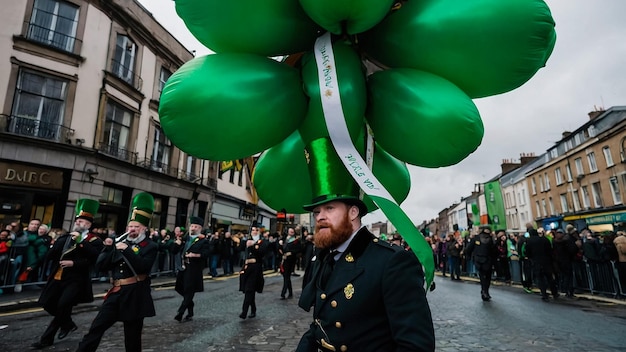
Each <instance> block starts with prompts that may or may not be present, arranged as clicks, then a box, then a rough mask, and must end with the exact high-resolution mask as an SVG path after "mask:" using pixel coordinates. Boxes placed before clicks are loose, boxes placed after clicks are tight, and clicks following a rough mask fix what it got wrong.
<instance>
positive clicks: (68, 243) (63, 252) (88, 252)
mask: <svg viewBox="0 0 626 352" xmlns="http://www.w3.org/2000/svg"><path fill="white" fill-rule="evenodd" d="M99 207H100V203H98V201H95V200H91V199H79V200H78V201H77V202H76V218H75V220H74V228H73V229H72V230H73V231H72V232H71V233H68V234H65V235H63V236H61V237H59V238H58V239H57V240H56V241H55V242H54V245H53V246H52V248H51V249H50V251H49V253H48V256H49V258H50V262H51V263H52V268H51V271H50V273H51V275H50V277H49V278H48V282H47V283H46V286H45V287H44V289H43V291H42V292H41V296H40V297H39V304H40V305H41V306H42V307H43V309H44V310H45V311H46V312H48V313H50V314H51V315H52V316H54V318H53V319H52V322H50V325H48V327H47V328H46V330H45V331H44V333H43V334H42V335H41V337H40V338H39V341H37V342H35V343H33V344H32V345H31V347H33V348H35V349H41V348H44V347H47V346H51V345H52V344H53V343H54V335H56V333H57V331H59V330H60V331H59V335H58V339H59V340H61V339H64V338H65V337H66V336H67V335H68V334H69V333H71V332H72V331H75V330H76V329H77V328H78V327H77V326H76V324H75V323H74V322H73V321H72V308H73V307H74V306H75V305H77V304H78V303H88V302H93V291H92V287H91V279H90V270H91V267H92V266H93V265H94V263H95V262H96V258H98V254H99V253H100V251H101V250H102V240H100V238H99V237H98V236H97V235H96V234H94V233H93V232H90V231H89V230H90V229H91V225H92V223H93V218H94V216H95V214H96V213H97V212H98V208H99Z"/></svg>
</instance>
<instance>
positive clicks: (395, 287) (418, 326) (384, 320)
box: [296, 192, 435, 352]
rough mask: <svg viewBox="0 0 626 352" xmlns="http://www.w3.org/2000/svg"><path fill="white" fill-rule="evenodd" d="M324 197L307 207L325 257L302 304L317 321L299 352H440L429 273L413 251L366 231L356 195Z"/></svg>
mask: <svg viewBox="0 0 626 352" xmlns="http://www.w3.org/2000/svg"><path fill="white" fill-rule="evenodd" d="M337 193H339V192H337ZM319 198H321V199H322V200H320V201H318V202H316V203H314V204H311V205H308V206H305V209H306V210H310V211H313V214H314V215H315V222H316V225H315V232H314V241H315V247H316V248H317V249H318V250H319V252H318V253H317V254H316V256H315V257H314V259H312V262H311V268H310V269H311V280H310V281H309V283H308V285H307V286H306V287H305V288H304V289H303V291H302V295H301V296H300V300H299V303H298V305H299V306H300V307H301V308H302V309H304V310H306V311H310V310H311V308H313V322H312V323H311V325H310V328H309V330H308V331H307V332H306V333H305V334H304V335H303V336H302V338H301V339H300V342H299V344H298V347H297V349H296V351H297V352H313V351H315V352H317V351H346V350H347V351H361V352H367V351H376V352H385V351H401V350H402V351H434V349H435V335H434V329H433V323H432V317H431V314H430V308H429V306H428V302H427V301H426V293H425V291H424V287H423V286H424V273H423V271H422V266H421V264H420V262H419V260H418V259H417V257H416V256H415V254H414V253H413V252H411V251H406V250H404V249H403V248H402V247H399V246H392V245H390V244H389V243H387V242H385V241H381V240H379V239H378V238H377V237H375V236H374V235H373V234H372V233H370V232H369V231H368V230H367V228H365V227H364V226H362V224H361V217H362V216H363V215H365V214H366V213H367V207H366V206H365V204H364V203H363V202H362V201H361V200H359V199H358V198H357V197H355V196H344V195H341V194H332V195H330V196H322V197H319Z"/></svg>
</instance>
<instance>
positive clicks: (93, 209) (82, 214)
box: [74, 199, 100, 223]
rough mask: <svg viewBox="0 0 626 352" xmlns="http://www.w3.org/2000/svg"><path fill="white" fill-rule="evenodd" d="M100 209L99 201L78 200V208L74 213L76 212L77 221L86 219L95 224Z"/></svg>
mask: <svg viewBox="0 0 626 352" xmlns="http://www.w3.org/2000/svg"><path fill="white" fill-rule="evenodd" d="M99 207H100V203H99V202H98V201H97V200H93V199H79V200H77V201H76V208H74V211H75V212H76V220H77V219H85V220H87V221H89V222H91V223H93V218H94V217H95V216H96V214H97V213H98V208H99Z"/></svg>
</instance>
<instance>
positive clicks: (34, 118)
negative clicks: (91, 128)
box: [9, 71, 68, 141]
mask: <svg viewBox="0 0 626 352" xmlns="http://www.w3.org/2000/svg"><path fill="white" fill-rule="evenodd" d="M67 84H68V82H67V81H64V80H60V79H58V78H54V77H50V76H45V75H41V74H38V73H35V72H31V71H20V73H19V75H18V80H17V86H16V89H15V98H14V104H13V109H12V113H11V115H12V116H11V122H10V124H9V132H11V133H16V134H21V135H25V136H31V137H38V138H45V139H49V140H54V141H60V140H61V139H62V138H63V137H64V136H62V134H63V133H62V132H64V131H65V130H67V128H65V127H63V126H62V121H63V114H64V111H65V99H66V95H67Z"/></svg>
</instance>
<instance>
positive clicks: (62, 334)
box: [57, 323, 78, 340]
mask: <svg viewBox="0 0 626 352" xmlns="http://www.w3.org/2000/svg"><path fill="white" fill-rule="evenodd" d="M76 329H78V326H76V324H74V323H72V326H71V327H70V328H69V329H67V330H66V329H61V330H60V331H59V336H57V337H58V338H59V340H63V339H64V338H66V337H67V335H69V333H70V332H72V331H76Z"/></svg>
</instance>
